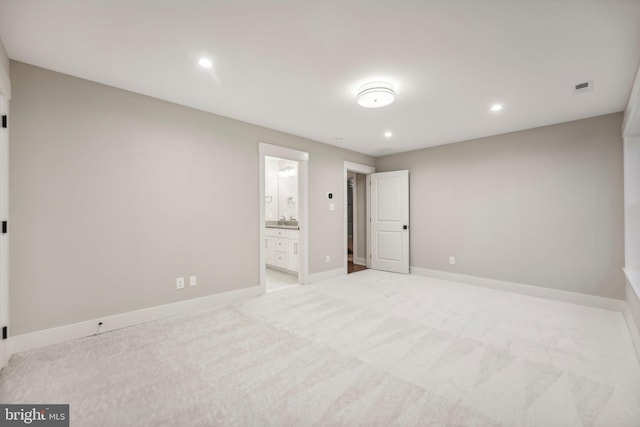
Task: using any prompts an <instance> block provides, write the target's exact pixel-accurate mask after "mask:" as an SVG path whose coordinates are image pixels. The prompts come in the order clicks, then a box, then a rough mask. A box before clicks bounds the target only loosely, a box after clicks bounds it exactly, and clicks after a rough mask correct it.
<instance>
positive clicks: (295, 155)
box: [258, 142, 309, 295]
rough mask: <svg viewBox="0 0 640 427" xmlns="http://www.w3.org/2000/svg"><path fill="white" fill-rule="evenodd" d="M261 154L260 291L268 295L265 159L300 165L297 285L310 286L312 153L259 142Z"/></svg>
mask: <svg viewBox="0 0 640 427" xmlns="http://www.w3.org/2000/svg"><path fill="white" fill-rule="evenodd" d="M258 153H259V156H258V157H259V163H260V167H259V172H258V173H259V180H258V181H259V193H260V195H259V197H260V198H259V201H260V223H259V229H260V292H261V293H262V294H263V295H264V294H265V293H266V284H265V279H266V274H267V268H266V260H267V254H266V249H265V247H264V242H265V235H264V229H265V212H264V211H265V208H264V197H265V183H264V181H265V177H264V173H265V157H266V156H269V157H279V158H281V159H287V160H294V161H297V162H298V219H299V224H300V233H299V239H298V243H299V247H300V252H299V257H300V258H299V260H298V262H299V264H298V282H299V283H300V284H302V285H304V284H307V278H308V276H309V262H308V260H309V153H307V152H305V151H299V150H294V149H292V148H287V147H281V146H279V145H273V144H267V143H264V142H259V143H258Z"/></svg>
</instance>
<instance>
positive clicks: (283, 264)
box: [264, 227, 299, 272]
mask: <svg viewBox="0 0 640 427" xmlns="http://www.w3.org/2000/svg"><path fill="white" fill-rule="evenodd" d="M264 235H265V248H266V249H267V259H266V262H267V265H268V266H271V267H277V268H280V269H283V270H289V271H293V272H297V271H298V257H299V255H298V253H299V245H298V235H299V231H298V230H287V229H283V228H270V227H267V228H265V232H264Z"/></svg>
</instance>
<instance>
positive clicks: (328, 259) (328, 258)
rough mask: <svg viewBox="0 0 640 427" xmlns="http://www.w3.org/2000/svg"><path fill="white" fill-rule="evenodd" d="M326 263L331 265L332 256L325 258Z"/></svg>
mask: <svg viewBox="0 0 640 427" xmlns="http://www.w3.org/2000/svg"><path fill="white" fill-rule="evenodd" d="M324 262H326V263H327V264H329V263H330V262H331V255H327V256H326V257H324Z"/></svg>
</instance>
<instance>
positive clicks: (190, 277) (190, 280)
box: [189, 276, 196, 286]
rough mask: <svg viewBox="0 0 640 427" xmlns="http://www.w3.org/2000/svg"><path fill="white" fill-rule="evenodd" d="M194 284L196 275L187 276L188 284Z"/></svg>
mask: <svg viewBox="0 0 640 427" xmlns="http://www.w3.org/2000/svg"><path fill="white" fill-rule="evenodd" d="M195 285H196V276H189V286H195Z"/></svg>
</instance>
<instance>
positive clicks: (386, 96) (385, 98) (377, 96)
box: [356, 82, 396, 108]
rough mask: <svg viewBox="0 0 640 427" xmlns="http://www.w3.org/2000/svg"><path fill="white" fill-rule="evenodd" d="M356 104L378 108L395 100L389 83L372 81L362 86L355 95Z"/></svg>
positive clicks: (394, 94)
mask: <svg viewBox="0 0 640 427" xmlns="http://www.w3.org/2000/svg"><path fill="white" fill-rule="evenodd" d="M356 99H357V100H358V104H360V105H361V106H362V107H365V108H380V107H384V106H387V105H389V104H391V103H392V102H393V101H395V100H396V93H395V92H394V91H393V87H392V86H391V84H390V83H385V82H372V83H367V84H366V85H364V86H362V87H361V88H360V90H359V91H358V95H357V96H356Z"/></svg>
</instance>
